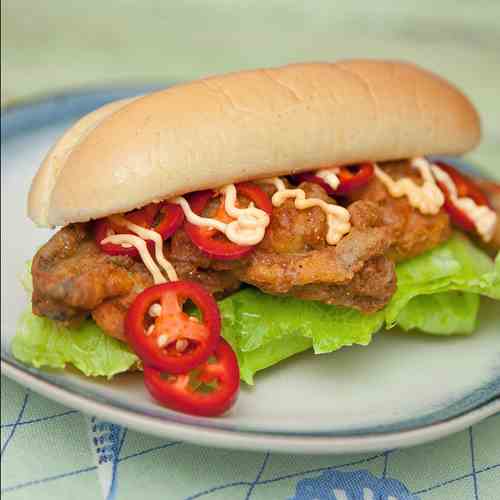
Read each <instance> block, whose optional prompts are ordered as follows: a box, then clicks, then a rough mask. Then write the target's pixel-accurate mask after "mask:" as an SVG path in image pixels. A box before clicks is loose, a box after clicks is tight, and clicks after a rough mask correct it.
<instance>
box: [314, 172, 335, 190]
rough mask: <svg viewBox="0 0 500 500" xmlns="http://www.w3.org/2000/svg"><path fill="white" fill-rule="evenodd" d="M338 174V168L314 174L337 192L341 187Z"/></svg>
mask: <svg viewBox="0 0 500 500" xmlns="http://www.w3.org/2000/svg"><path fill="white" fill-rule="evenodd" d="M338 173H339V169H338V167H332V168H322V169H320V170H316V172H314V175H315V176H316V177H320V178H321V179H323V180H324V181H325V182H326V183H327V184H328V185H329V186H330V187H331V188H332V189H333V190H335V189H337V188H338V187H339V184H340V179H339V178H338V177H337V174H338Z"/></svg>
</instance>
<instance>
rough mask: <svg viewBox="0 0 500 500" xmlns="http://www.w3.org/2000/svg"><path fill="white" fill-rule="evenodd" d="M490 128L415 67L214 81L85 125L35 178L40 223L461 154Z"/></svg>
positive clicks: (311, 70)
mask: <svg viewBox="0 0 500 500" xmlns="http://www.w3.org/2000/svg"><path fill="white" fill-rule="evenodd" d="M479 138H480V124H479V117H478V115H477V112H476V110H475V109H474V107H473V106H472V104H471V103H470V101H469V100H468V99H467V98H466V97H465V96H464V95H463V94H462V93H461V92H460V91H459V90H457V89H456V88H455V87H454V86H452V85H451V84H450V83H448V82H447V81H445V80H443V79H442V78H440V77H438V76H436V75H434V74H432V73H430V72H428V71H426V70H423V69H421V68H419V67H417V66H415V65H413V64H409V63H404V62H394V61H375V60H351V61H341V62H337V63H332V64H330V63H309V64H294V65H289V66H284V67H281V68H276V69H260V70H254V71H245V72H240V73H232V74H228V75H222V76H216V77H211V78H207V79H203V80H198V81H195V82H192V83H187V84H183V85H177V86H174V87H171V88H168V89H166V90H163V91H160V92H155V93H152V94H149V95H146V96H143V97H139V98H136V99H133V100H131V101H128V102H123V101H120V102H118V103H111V104H109V105H107V106H105V107H103V108H100V109H99V110H97V111H94V112H93V113H91V114H90V115H88V116H86V117H84V118H83V119H82V120H80V121H79V122H78V123H77V124H76V125H74V126H73V127H72V128H71V129H70V130H69V131H67V132H66V134H65V135H64V136H63V137H62V138H61V139H60V141H59V142H58V143H57V144H56V145H55V146H54V148H53V149H52V150H51V152H49V154H48V156H47V158H46V159H45V161H44V163H43V164H42V166H41V168H40V170H39V172H38V174H37V175H36V177H35V179H34V181H33V184H32V188H31V192H30V196H29V203H28V212H29V216H30V217H31V218H32V219H33V221H34V222H35V223H37V224H38V225H41V226H57V225H65V224H67V223H70V222H83V221H87V220H90V219H94V218H98V217H102V216H106V215H109V214H112V213H118V212H125V211H128V210H131V209H134V208H138V207H140V206H143V205H146V204H147V203H150V202H152V201H160V200H163V199H166V198H170V197H172V196H176V195H180V194H184V193H187V192H190V191H196V190H199V189H206V188H213V187H218V186H221V185H224V184H228V183H232V182H239V181H245V180H250V179H257V178H263V177H270V176H275V175H283V174H288V173H291V172H297V171H304V170H308V169H311V168H319V167H322V166H327V165H335V164H349V163H356V162H359V161H363V160H372V161H386V160H394V159H400V158H409V157H413V156H419V155H427V154H461V153H464V152H466V151H468V150H470V149H472V148H473V147H475V146H476V145H477V143H478V142H479Z"/></svg>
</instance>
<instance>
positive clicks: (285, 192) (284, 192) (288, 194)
mask: <svg viewBox="0 0 500 500" xmlns="http://www.w3.org/2000/svg"><path fill="white" fill-rule="evenodd" d="M260 182H264V183H266V184H273V185H274V186H275V187H276V189H277V191H276V193H274V195H273V197H272V202H273V205H274V206H275V207H279V206H281V205H283V203H285V201H286V200H287V199H289V198H294V199H295V208H297V209H299V210H304V209H306V208H311V207H319V208H321V209H322V210H323V212H325V214H326V220H327V223H328V232H327V235H326V242H327V243H328V244H329V245H335V244H337V243H338V242H339V241H340V239H341V238H342V236H344V234H346V233H348V232H349V231H350V229H351V223H350V222H349V221H350V218H351V215H350V213H349V212H348V211H347V210H346V209H345V208H344V207H341V206H339V205H332V204H330V203H327V202H326V201H323V200H320V199H319V198H306V193H305V192H304V190H303V189H287V187H286V185H285V183H284V182H283V180H282V179H280V178H279V177H271V178H270V179H262V180H261V181H260Z"/></svg>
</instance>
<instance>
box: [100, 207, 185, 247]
mask: <svg viewBox="0 0 500 500" xmlns="http://www.w3.org/2000/svg"><path fill="white" fill-rule="evenodd" d="M124 217H125V218H126V219H127V220H129V221H130V222H133V223H134V224H137V225H138V226H142V227H144V228H146V229H152V230H154V231H156V232H158V233H160V235H161V236H162V238H163V239H164V240H166V239H167V238H169V237H170V236H172V234H174V233H175V231H177V229H179V227H181V226H182V223H183V222H184V212H183V211H182V208H181V207H180V206H179V205H175V204H173V203H168V202H163V203H150V204H149V205H147V206H145V207H144V208H141V209H139V210H133V211H132V212H128V213H126V214H125V215H124ZM111 234H133V233H131V231H129V230H128V229H127V228H125V227H122V226H120V225H119V224H116V223H115V222H114V221H113V220H112V219H110V218H108V217H107V218H104V219H99V220H97V221H96V222H95V227H94V236H95V240H96V242H97V243H98V244H99V246H100V247H101V250H102V251H103V252H106V253H107V254H109V255H128V256H129V257H138V255H139V252H138V251H137V249H136V248H135V247H130V248H126V247H123V246H121V245H115V244H114V243H105V244H102V243H101V241H102V240H103V239H104V238H106V237H107V236H109V235H111ZM147 244H148V247H149V248H150V249H153V247H154V242H153V241H151V240H148V242H147Z"/></svg>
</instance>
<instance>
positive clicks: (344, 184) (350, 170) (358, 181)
mask: <svg viewBox="0 0 500 500" xmlns="http://www.w3.org/2000/svg"><path fill="white" fill-rule="evenodd" d="M374 172H375V169H374V166H373V163H368V162H365V163H359V164H356V165H346V166H342V167H338V173H337V177H338V178H339V181H340V183H339V185H338V186H337V189H333V188H332V187H331V186H330V185H329V184H327V183H326V181H325V180H324V179H322V178H321V177H318V176H317V175H315V174H314V172H304V173H302V174H295V175H292V176H291V179H292V181H293V182H294V183H295V184H300V183H301V182H314V183H315V184H319V185H320V186H321V187H322V188H323V189H324V190H325V191H326V192H327V194H329V195H345V194H349V193H350V192H351V191H354V190H355V189H359V188H360V187H363V186H364V185H365V184H367V183H368V182H369V181H370V180H371V179H372V177H373V174H374Z"/></svg>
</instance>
